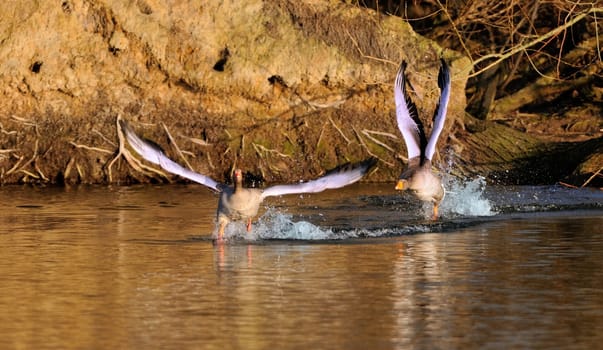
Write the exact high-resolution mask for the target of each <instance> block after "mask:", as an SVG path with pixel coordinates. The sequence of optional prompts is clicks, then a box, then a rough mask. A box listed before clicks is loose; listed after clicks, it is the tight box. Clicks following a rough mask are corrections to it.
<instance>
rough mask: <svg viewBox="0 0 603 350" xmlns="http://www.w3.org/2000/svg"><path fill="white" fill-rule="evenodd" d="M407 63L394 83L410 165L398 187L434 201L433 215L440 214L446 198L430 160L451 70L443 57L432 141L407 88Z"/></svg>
mask: <svg viewBox="0 0 603 350" xmlns="http://www.w3.org/2000/svg"><path fill="white" fill-rule="evenodd" d="M405 71H406V62H404V61H402V63H401V64H400V67H399V69H398V73H397V75H396V80H395V83H394V100H395V103H396V121H397V123H398V128H399V129H400V132H401V133H402V137H403V138H404V143H405V144H406V149H407V151H408V165H407V166H406V169H405V170H404V171H403V172H402V174H400V177H399V178H398V181H397V183H396V187H395V188H396V189H397V190H410V191H412V192H413V193H414V194H415V195H416V196H417V198H419V199H420V200H422V201H425V202H431V203H433V215H432V218H433V219H436V218H437V217H438V207H439V205H440V202H441V201H442V200H443V199H444V195H445V189H444V186H443V185H442V180H441V179H440V178H439V177H438V176H437V175H436V174H434V173H433V171H432V169H431V166H432V164H431V159H432V158H433V155H434V153H435V150H436V144H437V142H438V138H439V137H440V134H441V132H442V129H443V128H444V123H445V121H446V110H447V108H448V101H449V99H450V69H449V68H448V65H447V64H446V62H445V61H444V60H441V67H440V71H439V74H438V86H439V88H440V91H441V94H440V100H439V103H438V106H437V107H436V110H435V114H434V120H433V128H432V131H431V135H430V137H429V140H427V136H426V135H425V131H424V128H423V123H422V122H421V120H420V119H419V115H418V112H417V107H416V105H415V104H414V102H413V101H412V99H411V98H410V96H409V95H408V93H407V91H406V77H405Z"/></svg>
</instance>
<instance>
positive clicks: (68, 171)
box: [63, 157, 75, 179]
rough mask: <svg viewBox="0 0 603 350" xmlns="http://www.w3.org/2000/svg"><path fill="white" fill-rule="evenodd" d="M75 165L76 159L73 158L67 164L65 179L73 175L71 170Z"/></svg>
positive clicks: (64, 173)
mask: <svg viewBox="0 0 603 350" xmlns="http://www.w3.org/2000/svg"><path fill="white" fill-rule="evenodd" d="M74 163H75V159H74V158H73V157H71V158H69V161H68V162H67V166H66V167H65V171H64V172H63V178H65V179H68V178H69V175H70V174H71V168H72V167H73V164H74Z"/></svg>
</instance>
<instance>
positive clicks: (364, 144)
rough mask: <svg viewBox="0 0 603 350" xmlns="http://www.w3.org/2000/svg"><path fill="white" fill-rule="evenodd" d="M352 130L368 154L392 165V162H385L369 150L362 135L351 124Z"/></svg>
mask: <svg viewBox="0 0 603 350" xmlns="http://www.w3.org/2000/svg"><path fill="white" fill-rule="evenodd" d="M352 130H354V134H356V138H357V139H358V141H359V142H360V144H361V145H362V147H364V149H365V150H366V151H367V153H368V154H370V155H371V156H373V157H375V158H377V159H379V160H380V161H382V162H383V163H385V164H387V165H389V166H391V167H393V166H394V164H392V163H390V162H387V161H385V160H383V159H382V158H381V157H379V156H377V155H376V154H374V153H373V152H371V150H370V149H369V148H368V146H367V145H366V143H364V140H363V139H362V136H360V133H359V132H358V130H356V128H355V127H353V126H352Z"/></svg>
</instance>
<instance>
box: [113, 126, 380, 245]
mask: <svg viewBox="0 0 603 350" xmlns="http://www.w3.org/2000/svg"><path fill="white" fill-rule="evenodd" d="M119 124H120V128H121V131H122V133H123V135H125V137H126V139H127V140H128V143H129V144H130V146H131V147H132V149H134V150H135V151H136V152H137V153H138V154H139V155H140V156H141V157H142V158H144V159H146V160H147V161H149V162H151V163H153V164H157V165H159V166H160V167H161V168H163V169H164V170H165V171H168V172H170V173H172V174H176V175H180V176H182V177H184V178H187V179H189V180H192V181H194V182H197V183H200V184H202V185H204V186H207V187H209V188H210V189H212V190H214V191H216V192H219V193H220V199H219V201H218V211H217V220H218V241H222V240H223V238H224V230H225V228H226V225H227V224H228V223H230V222H231V221H238V220H246V221H247V231H248V232H249V231H251V220H252V219H253V218H254V217H255V216H256V215H257V213H258V210H259V208H260V205H261V203H262V201H263V200H264V199H265V198H266V197H270V196H281V195H285V194H300V193H316V192H321V191H324V190H327V189H335V188H340V187H344V186H347V185H350V184H352V183H354V182H356V181H358V180H360V179H361V178H362V177H363V176H364V175H365V174H366V173H367V172H368V171H369V170H370V169H371V168H372V167H373V166H374V165H375V164H376V162H377V160H376V159H375V158H369V159H366V160H364V161H362V162H358V163H355V164H345V165H342V166H340V167H338V168H336V169H334V170H332V171H330V172H328V173H326V174H325V175H324V176H322V177H320V178H318V179H316V180H312V181H308V182H300V183H296V184H291V185H276V186H271V187H267V188H264V189H259V188H245V187H243V172H242V171H241V170H240V169H236V170H235V171H234V173H233V183H234V184H233V186H228V185H226V184H222V183H219V182H216V181H214V180H213V179H211V178H210V177H208V176H205V175H202V174H199V173H197V172H194V171H192V170H189V169H186V168H184V167H183V166H181V165H180V164H178V163H176V162H174V161H172V160H171V159H169V158H168V157H167V156H166V155H165V153H164V152H163V151H162V150H161V148H160V147H159V146H158V145H157V144H155V143H154V142H152V141H149V140H145V139H143V138H141V137H139V136H138V135H136V133H135V132H134V131H133V130H132V128H131V127H130V126H129V125H128V123H127V122H125V121H123V120H120V121H119Z"/></svg>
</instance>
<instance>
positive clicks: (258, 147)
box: [251, 142, 291, 159]
mask: <svg viewBox="0 0 603 350" xmlns="http://www.w3.org/2000/svg"><path fill="white" fill-rule="evenodd" d="M251 145H252V146H253V149H254V150H255V152H256V153H257V154H258V156H259V157H260V158H261V159H264V157H265V155H266V154H270V153H272V154H276V155H277V156H280V157H283V158H291V156H290V155H288V154H284V153H281V152H279V151H277V150H275V149H270V148H266V147H265V146H262V145H260V144H257V143H255V142H252V143H251Z"/></svg>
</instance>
